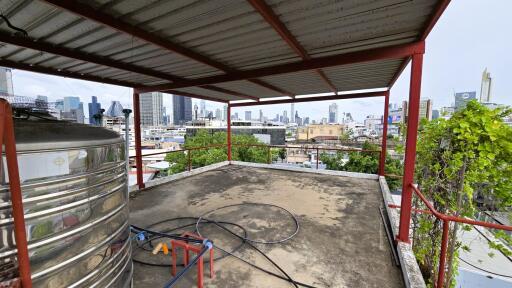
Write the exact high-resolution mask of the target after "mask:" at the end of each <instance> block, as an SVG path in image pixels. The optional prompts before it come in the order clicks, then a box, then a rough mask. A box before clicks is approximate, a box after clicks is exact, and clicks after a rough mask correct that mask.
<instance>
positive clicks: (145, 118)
mask: <svg viewBox="0 0 512 288" xmlns="http://www.w3.org/2000/svg"><path fill="white" fill-rule="evenodd" d="M139 105H140V124H141V125H142V126H160V125H162V124H163V123H162V122H163V117H164V104H163V98H162V93H161V92H150V93H141V94H140V95H139Z"/></svg>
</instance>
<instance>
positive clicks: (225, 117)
mask: <svg viewBox="0 0 512 288" xmlns="http://www.w3.org/2000/svg"><path fill="white" fill-rule="evenodd" d="M223 108H224V109H223V113H222V121H226V120H227V119H228V105H224V107H223Z"/></svg>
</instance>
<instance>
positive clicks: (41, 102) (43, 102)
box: [35, 95, 49, 111]
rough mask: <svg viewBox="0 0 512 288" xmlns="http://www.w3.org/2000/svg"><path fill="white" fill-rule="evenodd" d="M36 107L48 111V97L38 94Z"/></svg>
mask: <svg viewBox="0 0 512 288" xmlns="http://www.w3.org/2000/svg"><path fill="white" fill-rule="evenodd" d="M35 103H36V108H37V109H40V110H44V111H48V108H49V107H48V97H47V96H43V95H37V97H36V101H35Z"/></svg>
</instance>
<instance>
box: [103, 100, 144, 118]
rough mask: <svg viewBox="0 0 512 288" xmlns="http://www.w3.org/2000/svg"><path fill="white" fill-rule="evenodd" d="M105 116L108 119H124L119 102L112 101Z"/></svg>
mask: <svg viewBox="0 0 512 288" xmlns="http://www.w3.org/2000/svg"><path fill="white" fill-rule="evenodd" d="M141 112H142V111H141ZM105 115H106V116H108V117H124V113H123V105H121V103H120V102H119V101H112V103H111V104H110V107H108V110H107V112H106V113H105Z"/></svg>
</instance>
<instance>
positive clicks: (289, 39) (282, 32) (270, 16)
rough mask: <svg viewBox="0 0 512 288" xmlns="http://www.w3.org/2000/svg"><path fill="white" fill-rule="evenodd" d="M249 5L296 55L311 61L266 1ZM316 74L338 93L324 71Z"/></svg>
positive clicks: (317, 71)
mask: <svg viewBox="0 0 512 288" xmlns="http://www.w3.org/2000/svg"><path fill="white" fill-rule="evenodd" d="M248 1H249V3H250V4H251V5H252V6H253V7H254V9H256V11H258V13H260V15H261V17H263V19H265V21H267V23H268V24H269V25H270V26H272V28H273V29H274V30H275V31H276V33H277V34H279V36H281V38H283V40H284V41H285V42H286V43H287V44H288V46H290V48H292V50H293V51H295V53H296V54H298V55H299V56H300V57H301V58H302V60H310V59H311V57H310V56H309V54H308V52H307V51H306V49H305V48H304V47H303V46H302V45H301V44H300V43H299V41H298V40H297V38H295V37H294V36H293V35H292V33H291V32H290V30H288V28H286V25H285V24H284V23H283V22H282V21H281V20H280V19H279V16H277V15H276V13H274V11H273V10H272V7H270V6H269V5H268V4H267V3H265V0H248ZM315 72H316V73H317V74H318V76H320V78H322V80H323V81H324V82H325V83H326V84H327V86H328V87H329V89H330V90H331V91H332V92H333V93H335V94H336V93H338V89H337V88H336V86H334V84H333V83H332V81H331V80H330V79H329V77H327V75H325V73H324V71H322V69H315Z"/></svg>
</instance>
